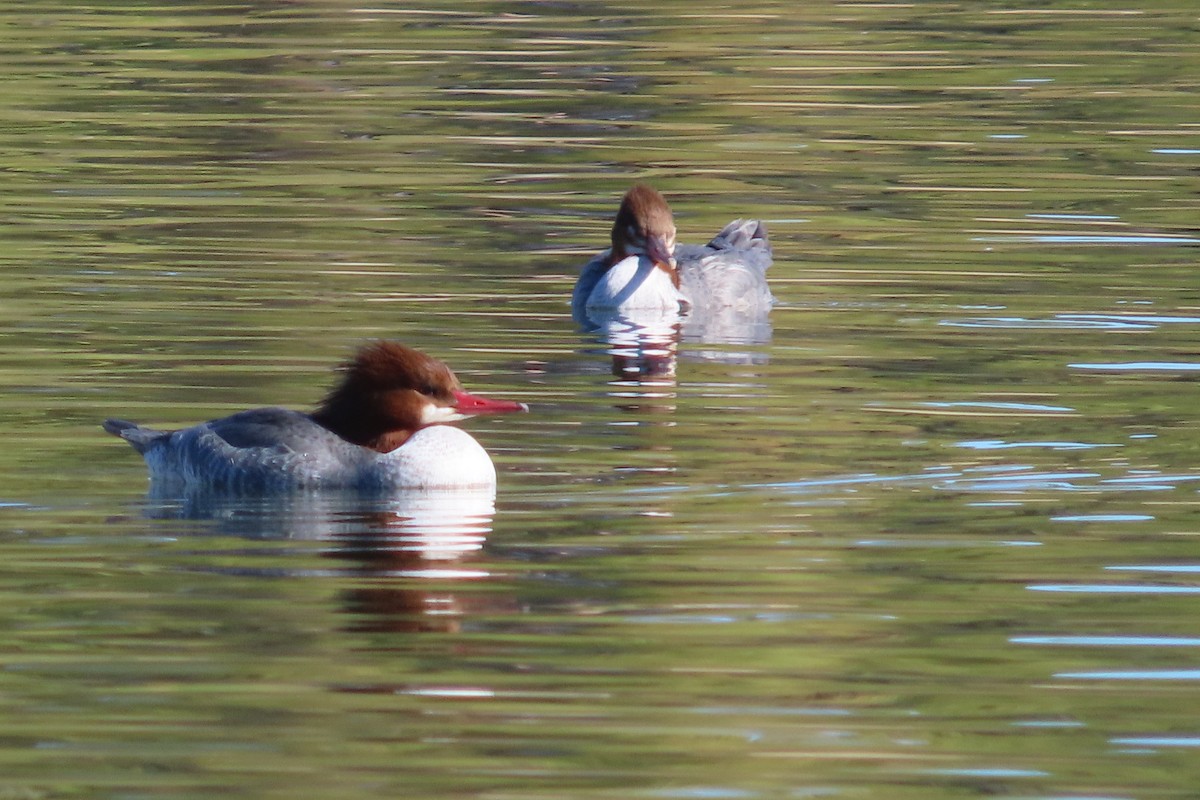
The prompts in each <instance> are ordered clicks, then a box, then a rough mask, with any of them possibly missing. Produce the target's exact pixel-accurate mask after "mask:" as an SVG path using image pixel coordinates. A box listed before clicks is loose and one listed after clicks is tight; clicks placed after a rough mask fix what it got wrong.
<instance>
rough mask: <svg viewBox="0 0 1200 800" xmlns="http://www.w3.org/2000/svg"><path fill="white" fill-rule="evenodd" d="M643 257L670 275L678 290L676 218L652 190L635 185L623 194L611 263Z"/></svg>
mask: <svg viewBox="0 0 1200 800" xmlns="http://www.w3.org/2000/svg"><path fill="white" fill-rule="evenodd" d="M635 255H636V256H642V255H644V256H646V257H647V258H649V259H650V260H651V261H653V262H654V265H655V266H656V267H658V268H659V269H661V270H663V271H664V272H666V273H667V274H668V275H670V276H671V280H672V282H673V283H674V284H675V288H679V273H678V272H677V271H676V269H675V218H674V217H673V216H672V215H671V207H670V206H669V205H667V201H666V200H665V199H664V198H663V196H662V195H661V194H659V193H658V192H657V191H655V190H654V189H652V188H650V187H649V186H647V185H646V184H644V183H639V184H636V185H635V186H634V187H633V188H632V189H630V190H629V191H628V192H626V193H625V197H624V198H622V200H621V208H620V209H619V210H618V211H617V218H616V219H615V220H614V221H613V227H612V261H611V263H612V264H616V263H618V262H620V261H623V260H624V259H626V258H628V257H629V256H635Z"/></svg>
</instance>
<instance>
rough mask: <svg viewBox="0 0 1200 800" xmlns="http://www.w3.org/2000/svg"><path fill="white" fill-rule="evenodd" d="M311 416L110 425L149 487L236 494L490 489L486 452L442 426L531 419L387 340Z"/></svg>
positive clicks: (287, 413)
mask: <svg viewBox="0 0 1200 800" xmlns="http://www.w3.org/2000/svg"><path fill="white" fill-rule="evenodd" d="M342 373H343V374H342V378H341V380H340V382H339V383H338V384H337V385H336V386H335V387H334V388H333V390H332V391H331V392H330V393H329V395H328V396H327V397H326V398H325V400H324V401H323V402H322V403H321V405H320V406H319V407H318V408H317V410H316V411H314V412H312V413H311V414H305V413H302V412H299V411H291V410H288V409H285V408H258V409H253V410H251V411H242V412H240V413H237V414H234V415H232V416H229V417H224V418H222V419H216V420H212V421H210V422H205V423H202V424H200V425H196V426H194V427H191V428H184V429H183V430H178V431H159V430H153V429H151V428H143V427H141V426H140V425H137V424H135V423H132V422H126V421H125V420H120V419H109V420H105V422H104V430H106V431H108V432H109V433H111V434H114V435H115V436H120V437H121V438H122V439H124V440H125V441H127V442H129V443H130V444H131V445H133V448H134V449H135V450H137V451H138V452H139V453H141V454H142V457H143V458H145V459H146V464H147V466H149V468H150V477H151V479H152V480H154V481H155V482H166V483H173V484H179V485H180V486H182V487H188V488H197V487H203V488H212V489H223V490H229V491H237V492H271V491H287V490H295V489H318V488H357V489H365V490H372V489H374V490H381V489H393V488H450V487H488V486H494V485H495V483H496V469H495V467H493V466H492V460H491V459H490V458H489V457H488V454H487V452H486V451H485V450H484V449H483V447H481V446H480V444H479V443H478V442H476V441H475V440H474V439H473V438H471V436H470V434H468V433H466V432H465V431H462V430H459V429H458V428H454V427H451V426H449V425H443V424H441V423H445V422H452V421H454V420H459V419H463V418H465V417H468V416H471V415H473V414H487V413H496V412H502V411H527V410H528V408H527V407H526V406H525V405H524V404H523V403H515V402H511V401H507V400H490V399H488V398H485V397H480V396H478V395H473V394H468V393H467V392H465V391H463V388H462V385H461V384H460V383H459V382H458V378H456V377H455V376H454V373H453V372H451V371H450V368H449V367H447V366H446V365H445V364H443V363H442V362H441V361H439V360H437V359H436V358H433V357H431V356H428V355H425V354H424V353H422V352H420V351H418V350H414V349H413V348H411V347H406V346H404V345H402V344H398V343H396V342H390V341H378V342H374V343H372V344H369V345H367V346H365V347H363V348H362V349H361V350H360V351H359V352H358V353H357V355H355V357H354V358H353V359H351V360H350V361H349V362H347V363H346V364H345V365H344V366H343V367H342Z"/></svg>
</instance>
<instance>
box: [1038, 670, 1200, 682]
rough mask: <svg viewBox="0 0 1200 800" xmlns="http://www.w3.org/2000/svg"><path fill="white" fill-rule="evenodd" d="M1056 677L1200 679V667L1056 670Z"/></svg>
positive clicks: (1152, 679) (1154, 679)
mask: <svg viewBox="0 0 1200 800" xmlns="http://www.w3.org/2000/svg"><path fill="white" fill-rule="evenodd" d="M1054 677H1056V678H1078V679H1081V680H1089V681H1200V669H1130V670H1098V671H1096V672H1056V673H1054Z"/></svg>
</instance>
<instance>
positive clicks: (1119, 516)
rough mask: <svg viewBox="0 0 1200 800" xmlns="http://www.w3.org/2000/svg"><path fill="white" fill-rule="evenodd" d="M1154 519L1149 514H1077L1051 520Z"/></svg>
mask: <svg viewBox="0 0 1200 800" xmlns="http://www.w3.org/2000/svg"><path fill="white" fill-rule="evenodd" d="M1152 519H1154V517H1153V516H1151V515H1149V514H1075V515H1065V516H1061V517H1051V518H1050V521H1051V522H1146V521H1147V520H1152Z"/></svg>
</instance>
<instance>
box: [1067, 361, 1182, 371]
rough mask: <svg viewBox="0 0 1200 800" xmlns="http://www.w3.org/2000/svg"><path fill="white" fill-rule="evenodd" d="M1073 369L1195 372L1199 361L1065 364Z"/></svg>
mask: <svg viewBox="0 0 1200 800" xmlns="http://www.w3.org/2000/svg"><path fill="white" fill-rule="evenodd" d="M1067 366H1068V367H1072V368H1074V369H1096V370H1107V371H1110V372H1135V371H1140V372H1195V371H1197V370H1200V363H1197V362H1188V361H1124V362H1113V363H1111V364H1067Z"/></svg>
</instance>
